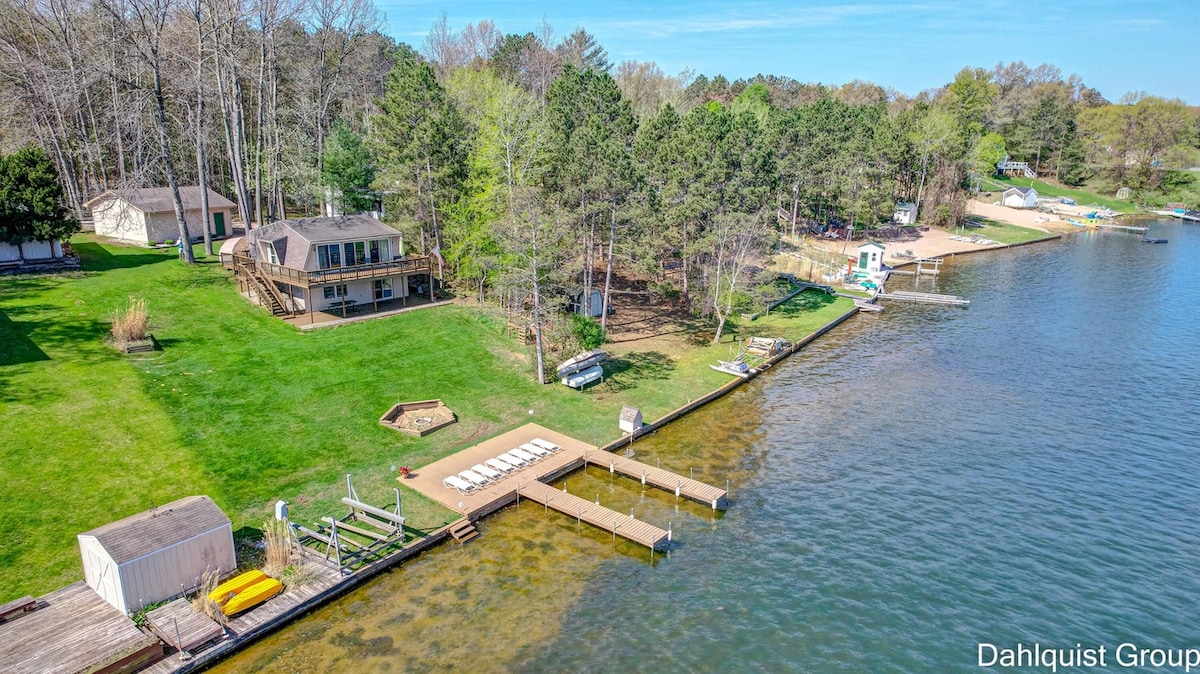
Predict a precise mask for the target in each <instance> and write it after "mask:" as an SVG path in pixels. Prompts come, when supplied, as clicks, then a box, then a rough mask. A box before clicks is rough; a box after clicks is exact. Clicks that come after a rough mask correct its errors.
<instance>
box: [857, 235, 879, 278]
mask: <svg viewBox="0 0 1200 674" xmlns="http://www.w3.org/2000/svg"><path fill="white" fill-rule="evenodd" d="M883 250H884V248H883V244H882V243H875V242H874V241H868V242H866V243H864V244H863V245H861V246H859V247H858V264H856V265H854V271H856V272H864V273H867V274H873V273H875V272H877V271H879V270H880V268H881V267H882V266H883Z"/></svg>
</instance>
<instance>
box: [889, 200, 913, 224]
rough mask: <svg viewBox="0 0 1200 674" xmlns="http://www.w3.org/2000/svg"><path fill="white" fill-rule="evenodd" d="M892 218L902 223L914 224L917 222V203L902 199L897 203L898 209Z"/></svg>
mask: <svg viewBox="0 0 1200 674" xmlns="http://www.w3.org/2000/svg"><path fill="white" fill-rule="evenodd" d="M892 220H894V221H895V222H896V223H897V224H901V225H912V224H916V222H917V205H916V204H914V203H909V202H907V201H901V202H900V203H898V204H896V211H895V212H894V213H892Z"/></svg>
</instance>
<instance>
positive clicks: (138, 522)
mask: <svg viewBox="0 0 1200 674" xmlns="http://www.w3.org/2000/svg"><path fill="white" fill-rule="evenodd" d="M79 551H80V553H81V554H82V555H83V577H84V580H85V581H87V584H88V585H89V586H90V587H91V588H92V589H93V590H95V591H96V594H99V595H100V596H101V597H103V598H104V600H105V601H107V602H108V603H110V604H112V605H113V606H115V607H117V609H119V610H121V611H123V612H125V613H127V614H129V613H136V612H137V611H140V610H141V609H142V608H144V607H146V606H148V605H150V604H153V603H156V602H160V601H163V600H164V599H170V598H172V597H177V596H179V595H181V594H183V593H184V592H187V591H191V590H194V589H195V588H196V587H198V586H199V585H200V581H201V577H202V576H203V575H204V574H205V573H207V572H209V571H212V570H214V569H219V573H220V574H222V575H223V574H226V573H229V572H230V571H233V570H234V569H235V568H236V567H237V560H236V559H235V557H234V552H233V525H232V524H230V522H229V518H228V517H226V516H225V513H223V512H221V509H220V508H219V507H217V504H215V503H213V501H212V499H210V498H209V497H207V496H189V497H187V498H183V499H180V500H178V501H174V502H171V503H168V504H166V505H164V506H159V507H157V508H154V509H152V510H148V511H146V512H142V513H138V514H136V515H131V516H129V517H126V518H125V519H123V520H118V521H116V522H112V523H110V524H105V525H104V526H102V527H100V528H98V529H93V530H91V531H89V532H87V533H82V534H79Z"/></svg>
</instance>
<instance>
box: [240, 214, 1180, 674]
mask: <svg viewBox="0 0 1200 674" xmlns="http://www.w3.org/2000/svg"><path fill="white" fill-rule="evenodd" d="M1152 233H1153V234H1154V235H1156V236H1162V237H1166V238H1169V239H1170V243H1169V244H1167V245H1165V246H1164V245H1150V244H1143V243H1141V242H1140V241H1139V240H1138V239H1137V238H1136V237H1134V236H1132V235H1123V234H1114V233H1080V234H1076V235H1073V236H1069V237H1067V238H1065V239H1063V240H1062V241H1059V242H1050V243H1042V244H1035V245H1032V246H1026V247H1023V248H1017V249H1012V250H1008V251H998V252H991V253H981V254H978V255H974V256H968V257H962V258H958V259H955V260H953V261H951V262H949V263H948V264H947V265H945V266H944V267H943V273H942V276H941V277H940V278H939V279H937V281H936V283H934V282H932V281H930V280H928V279H926V280H924V281H923V282H922V283H921V284H920V289H922V290H927V291H934V292H943V293H951V294H957V295H963V296H965V297H968V298H970V299H971V306H970V308H969V309H965V310H964V309H957V308H949V307H938V306H920V305H904V304H896V303H892V304H888V305H887V311H885V312H884V313H883V314H879V315H861V316H858V317H855V318H853V319H851V320H850V321H849V322H848V323H846V324H844V325H843V326H842V327H839V328H838V329H836V330H835V331H834V332H832V333H831V334H830V335H829V336H827V337H826V338H823V339H821V340H819V341H818V342H817V343H816V344H813V345H812V346H810V347H808V348H806V349H805V350H804V351H802V352H801V353H799V354H797V355H796V356H793V357H792V358H791V359H789V360H788V361H787V362H786V363H784V364H783V365H781V366H780V367H778V368H776V369H775V370H774V371H773V372H772V373H770V374H769V375H767V376H764V377H761V378H759V379H757V380H756V381H755V382H753V383H752V384H751V385H750V386H747V387H743V388H742V389H741V390H739V391H737V392H735V393H734V394H732V395H730V396H728V397H726V398H725V399H723V400H721V401H719V402H717V403H715V404H713V405H710V406H708V407H707V408H705V409H702V410H701V411H699V412H697V413H695V414H693V415H691V416H689V417H687V418H685V419H684V420H682V421H680V422H677V423H676V424H674V425H672V426H670V427H668V428H666V429H664V430H663V431H661V432H659V433H657V434H656V435H654V436H653V437H650V438H646V439H644V440H639V441H638V443H637V444H636V445H635V447H634V449H633V451H634V453H635V454H636V456H637V457H638V458H639V459H641V460H642V461H646V462H656V461H657V462H661V464H662V465H663V466H664V467H668V468H672V469H674V470H676V471H678V472H683V473H687V472H689V470H690V471H693V472H694V474H695V476H696V478H698V479H705V480H708V481H710V482H714V483H718V484H722V485H723V484H724V483H725V481H726V480H729V481H730V484H731V491H732V493H731V495H732V498H733V503H732V506H731V507H730V509H729V510H728V512H726V513H724V514H723V515H722V514H716V515H714V513H713V512H712V511H711V510H709V509H707V508H706V507H704V506H701V505H699V504H692V503H676V502H675V499H674V497H673V496H672V495H668V494H666V493H663V492H656V491H654V490H649V491H643V489H642V488H641V486H640V485H639V484H637V483H636V482H635V481H633V480H628V479H621V478H617V479H616V480H611V479H610V477H609V476H608V474H607V473H606V472H604V471H600V470H597V469H591V470H590V471H589V472H588V473H587V474H576V475H573V476H571V477H570V478H569V479H568V488H569V490H570V491H572V492H573V493H577V494H581V495H585V496H589V497H590V496H591V495H592V494H595V495H596V496H597V497H598V498H599V499H600V500H601V502H603V503H606V504H609V505H610V506H612V507H614V508H616V509H617V510H621V511H625V510H629V509H631V508H632V509H633V510H634V512H635V513H636V514H637V515H638V516H639V517H640V518H643V519H646V520H648V521H650V522H653V523H656V524H660V525H663V526H665V525H666V524H667V523H668V522H670V523H671V526H672V528H673V531H674V534H675V539H676V540H677V541H679V542H680V544H679V547H678V548H677V549H675V550H674V551H673V552H672V553H671V555H670V558H669V559H662V558H661V555H660V556H657V557H656V558H655V560H654V562H653V563H652V562H651V560H650V556H649V553H648V551H646V550H644V549H637V548H635V547H633V546H631V545H628V544H624V543H621V542H619V541H618V542H616V543H614V542H613V541H612V540H611V536H610V535H606V534H604V533H602V532H599V531H597V530H595V529H590V528H588V527H587V525H584V527H583V528H582V530H577V528H576V523H575V522H574V521H572V520H570V519H569V518H567V517H565V516H562V515H558V514H555V513H554V512H553V511H551V512H550V513H548V514H547V513H545V512H543V510H542V508H541V506H537V505H536V504H523V505H521V506H520V507H519V508H510V509H508V510H506V511H504V512H502V513H500V514H498V515H496V516H494V517H491V518H489V519H487V520H485V521H484V522H483V523H482V526H481V529H482V532H483V537H482V538H481V539H478V540H477V541H475V542H472V543H471V544H469V545H466V546H459V545H455V544H453V543H451V544H448V545H444V546H441V547H440V548H438V549H436V550H434V551H433V552H431V553H428V554H425V555H422V556H421V557H419V558H417V559H415V560H413V561H411V562H409V563H405V564H403V565H401V566H400V567H398V568H396V569H395V570H394V571H392V572H389V573H386V574H384V575H383V576H382V577H380V578H379V579H377V580H374V581H372V582H370V583H369V584H368V585H367V586H366V587H363V588H361V589H359V590H356V591H354V592H352V593H350V594H348V595H347V596H346V597H344V598H342V599H340V600H338V601H336V602H334V603H332V604H330V605H328V606H326V607H324V608H321V609H319V610H318V611H316V612H314V613H313V614H312V615H310V616H307V617H305V618H304V619H302V620H299V621H297V622H296V623H294V624H293V625H291V626H289V627H288V628H286V629H284V630H281V631H280V632H278V633H276V634H274V635H271V636H269V637H267V638H266V639H264V640H262V641H260V642H258V643H257V644H255V645H253V646H251V647H250V648H248V649H246V650H245V651H243V652H241V653H239V654H237V655H236V656H234V657H233V658H231V659H229V660H227V661H225V662H223V663H221V664H220V665H218V667H217V670H218V671H230V672H232V671H249V670H260V671H278V672H283V671H289V672H292V671H334V670H340V671H354V672H357V671H380V672H386V671H429V672H440V671H445V670H449V669H457V670H460V671H472V672H476V671H535V672H536V671H564V672H565V671H571V672H576V671H594V672H625V671H679V672H690V671H761V672H779V671H796V672H808V671H856V672H857V671H875V672H887V671H897V672H901V671H908V672H927V671H928V672H937V671H963V670H966V669H970V668H974V667H975V665H976V658H977V651H978V644H979V643H980V642H987V643H992V644H995V645H997V646H999V647H1014V646H1015V645H1016V644H1017V643H1018V642H1020V643H1023V644H1025V645H1032V644H1035V643H1036V644H1040V645H1041V646H1042V647H1054V648H1070V647H1074V646H1075V645H1076V644H1082V646H1083V647H1084V648H1090V647H1096V646H1100V645H1104V646H1106V647H1107V648H1108V649H1109V655H1108V658H1109V661H1108V662H1109V666H1110V668H1112V667H1114V666H1115V665H1114V663H1113V660H1112V658H1113V654H1112V649H1114V648H1116V647H1117V646H1118V645H1120V644H1121V643H1126V642H1128V643H1135V644H1137V645H1139V646H1141V647H1147V648H1185V647H1200V633H1198V632H1197V630H1196V625H1197V624H1200V601H1198V600H1200V572H1198V571H1197V568H1196V560H1197V558H1198V556H1200V532H1198V529H1197V524H1198V523H1200V441H1198V440H1197V439H1196V429H1197V427H1200V414H1198V411H1197V410H1198V409H1200V393H1198V392H1200V360H1198V359H1197V358H1196V353H1195V352H1196V347H1197V346H1200V339H1197V328H1198V327H1200V303H1197V302H1196V299H1197V298H1198V297H1200V293H1198V292H1197V288H1200V272H1198V271H1197V262H1198V261H1200V227H1198V226H1195V225H1182V224H1179V223H1177V222H1173V221H1156V222H1155V223H1154V229H1153V232H1152ZM896 287H899V284H897V286H896ZM1044 671H1049V670H1048V669H1046V670H1044ZM1060 671H1061V670H1060ZM1175 671H1182V670H1181V669H1180V670H1175Z"/></svg>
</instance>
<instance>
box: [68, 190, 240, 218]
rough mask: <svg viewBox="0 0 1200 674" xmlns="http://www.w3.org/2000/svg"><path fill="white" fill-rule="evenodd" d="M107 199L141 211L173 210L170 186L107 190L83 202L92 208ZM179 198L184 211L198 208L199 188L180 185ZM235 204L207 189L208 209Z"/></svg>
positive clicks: (163, 211) (167, 211) (228, 206)
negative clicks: (119, 201) (115, 200)
mask: <svg viewBox="0 0 1200 674" xmlns="http://www.w3.org/2000/svg"><path fill="white" fill-rule="evenodd" d="M108 199H121V200H122V201H124V202H125V203H127V204H129V205H131V206H133V207H134V208H136V209H138V210H139V211H141V212H143V213H169V212H174V210H175V202H174V199H172V198H171V188H170V187H142V188H139V189H131V190H114V191H109V192H105V193H104V194H101V195H100V196H98V197H96V198H95V199H92V200H91V201H89V202H87V203H86V204H84V206H87V207H88V208H94V207H95V206H97V205H99V204H100V203H102V202H104V201H107V200H108ZM179 200H180V201H182V202H183V210H185V211H198V210H200V188H199V187H197V186H195V185H190V186H183V185H181V186H180V187H179ZM236 206H237V204H235V203H233V202H232V201H230V200H228V199H226V198H225V197H223V196H221V195H220V194H217V193H216V192H214V191H212V190H211V189H210V190H209V191H208V208H209V210H210V211H211V210H221V209H226V208H235V207H236Z"/></svg>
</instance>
